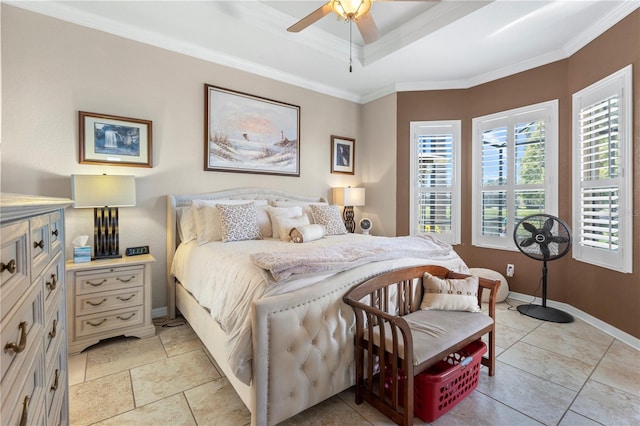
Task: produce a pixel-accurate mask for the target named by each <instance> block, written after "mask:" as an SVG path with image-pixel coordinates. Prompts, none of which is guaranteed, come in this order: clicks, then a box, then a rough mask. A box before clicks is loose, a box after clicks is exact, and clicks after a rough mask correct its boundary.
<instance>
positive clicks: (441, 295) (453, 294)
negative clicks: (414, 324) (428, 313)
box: [420, 272, 480, 312]
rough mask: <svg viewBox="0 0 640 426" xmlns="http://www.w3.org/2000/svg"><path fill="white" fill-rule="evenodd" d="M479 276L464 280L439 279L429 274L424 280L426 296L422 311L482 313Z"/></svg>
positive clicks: (426, 274) (423, 297) (423, 300)
mask: <svg viewBox="0 0 640 426" xmlns="http://www.w3.org/2000/svg"><path fill="white" fill-rule="evenodd" d="M478 281H479V278H478V277H477V276H474V275H472V276H470V277H467V278H463V279H451V278H438V277H435V276H433V275H431V274H430V273H428V272H425V273H424V277H423V279H422V283H423V290H424V294H423V296H422V303H421V304H420V309H424V310H429V309H435V310H441V311H467V312H480V307H479V306H478Z"/></svg>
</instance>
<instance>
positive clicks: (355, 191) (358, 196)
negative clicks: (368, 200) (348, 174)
mask: <svg viewBox="0 0 640 426" xmlns="http://www.w3.org/2000/svg"><path fill="white" fill-rule="evenodd" d="M333 203H334V204H337V205H339V206H364V188H351V187H347V188H333Z"/></svg>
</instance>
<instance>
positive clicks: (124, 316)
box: [75, 306, 144, 337]
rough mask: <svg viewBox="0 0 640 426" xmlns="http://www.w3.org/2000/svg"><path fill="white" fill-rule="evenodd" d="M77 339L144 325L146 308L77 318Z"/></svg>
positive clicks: (139, 307)
mask: <svg viewBox="0 0 640 426" xmlns="http://www.w3.org/2000/svg"><path fill="white" fill-rule="evenodd" d="M75 321H76V337H84V336H91V335H92V334H104V333H105V332H110V331H115V330H118V329H127V328H130V327H132V326H136V325H140V324H143V323H144V306H138V307H135V308H131V309H120V310H117V311H111V312H108V313H105V314H94V315H87V316H83V317H77V318H76V319H75Z"/></svg>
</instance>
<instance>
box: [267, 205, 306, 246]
mask: <svg viewBox="0 0 640 426" xmlns="http://www.w3.org/2000/svg"><path fill="white" fill-rule="evenodd" d="M265 209H266V210H267V213H269V217H270V218H271V230H272V236H273V238H278V239H279V238H280V218H292V217H298V216H301V215H302V207H300V206H292V207H272V206H267V207H265Z"/></svg>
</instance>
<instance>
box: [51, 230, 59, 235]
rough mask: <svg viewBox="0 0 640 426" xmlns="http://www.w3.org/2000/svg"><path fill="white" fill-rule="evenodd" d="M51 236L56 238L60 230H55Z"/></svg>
mask: <svg viewBox="0 0 640 426" xmlns="http://www.w3.org/2000/svg"><path fill="white" fill-rule="evenodd" d="M51 235H53V236H54V237H57V236H58V230H57V229H54V230H53V231H51Z"/></svg>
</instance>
